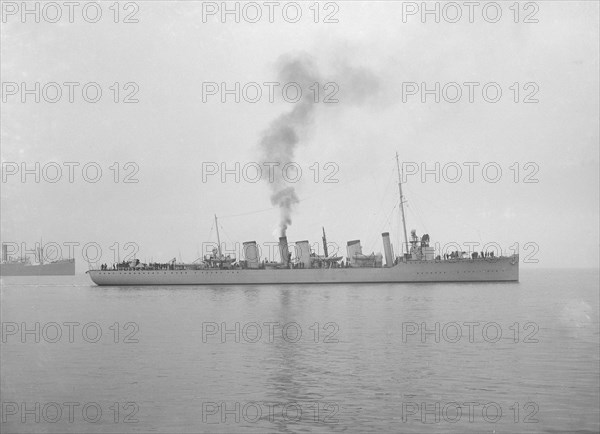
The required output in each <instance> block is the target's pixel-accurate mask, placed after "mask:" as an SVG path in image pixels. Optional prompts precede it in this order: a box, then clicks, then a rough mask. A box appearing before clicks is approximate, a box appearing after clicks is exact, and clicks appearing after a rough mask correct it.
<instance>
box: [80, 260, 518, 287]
mask: <svg viewBox="0 0 600 434" xmlns="http://www.w3.org/2000/svg"><path fill="white" fill-rule="evenodd" d="M88 273H89V275H90V278H91V279H92V281H93V282H94V283H95V284H97V285H101V286H125V285H140V286H146V285H244V284H247V285H263V284H264V285H273V284H275V285H277V284H311V283H318V284H323V283H390V282H391V283H403V282H516V281H518V280H519V256H518V255H515V256H511V257H500V258H494V259H491V258H487V259H475V260H472V259H460V260H456V261H450V260H447V261H408V262H400V263H399V264H397V265H395V266H393V267H390V268H387V267H383V268H329V269H325V268H313V269H271V270H268V269H267V270H242V269H233V270H219V269H203V270H135V271H133V270H128V271H125V270H123V271H115V270H105V271H104V270H90V271H88Z"/></svg>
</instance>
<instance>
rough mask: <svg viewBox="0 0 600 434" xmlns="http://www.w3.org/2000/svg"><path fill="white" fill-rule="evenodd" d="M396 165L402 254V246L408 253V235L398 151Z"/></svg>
mask: <svg viewBox="0 0 600 434" xmlns="http://www.w3.org/2000/svg"><path fill="white" fill-rule="evenodd" d="M396 167H397V168H398V192H399V193H400V213H401V215H402V229H403V230H404V244H403V246H402V249H401V250H402V254H403V255H404V246H406V253H408V237H407V236H406V220H405V219H404V196H403V195H402V175H401V174H400V160H399V159H398V152H396Z"/></svg>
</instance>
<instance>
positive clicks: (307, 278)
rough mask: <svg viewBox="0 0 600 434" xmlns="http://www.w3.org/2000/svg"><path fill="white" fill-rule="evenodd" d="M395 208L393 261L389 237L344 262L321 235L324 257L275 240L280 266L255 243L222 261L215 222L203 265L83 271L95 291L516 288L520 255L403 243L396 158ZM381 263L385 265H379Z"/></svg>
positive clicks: (355, 243)
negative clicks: (399, 240)
mask: <svg viewBox="0 0 600 434" xmlns="http://www.w3.org/2000/svg"><path fill="white" fill-rule="evenodd" d="M396 165H397V169H398V193H399V207H400V210H401V218H402V230H403V234H404V240H405V242H404V244H403V246H402V249H401V250H402V252H401V254H400V255H398V256H396V255H394V251H393V246H392V244H391V242H390V234H389V232H384V233H383V234H382V243H383V251H384V254H383V255H382V254H381V253H379V254H374V253H373V254H371V255H365V254H363V252H362V246H361V244H360V240H352V241H348V243H347V246H346V248H347V251H346V253H347V256H346V258H345V259H344V258H343V257H342V256H337V255H335V254H331V255H330V254H328V250H327V239H326V235H325V230H324V229H323V253H324V255H318V254H317V253H315V252H313V251H312V249H311V247H310V243H309V241H307V240H303V241H297V242H296V243H294V244H292V245H291V246H292V248H293V250H294V251H295V256H294V258H293V259H292V254H291V253H290V244H288V240H287V237H286V236H285V235H284V236H282V237H280V238H279V242H278V246H279V255H280V258H281V259H280V261H279V262H270V261H265V260H264V259H263V260H261V258H260V249H259V247H258V245H257V243H256V241H248V242H244V243H243V249H242V253H243V256H244V259H243V260H237V259H236V258H235V257H231V256H230V255H227V256H226V255H224V254H223V252H222V249H221V240H220V236H219V226H218V222H217V217H216V216H215V226H216V232H217V247H215V248H214V249H213V252H212V253H211V254H209V255H206V256H204V257H203V258H202V260H200V261H197V262H194V263H190V264H185V263H177V262H176V259H175V258H174V259H172V260H171V261H170V262H167V263H162V264H161V263H150V264H145V263H141V262H140V261H139V259H134V260H132V261H128V262H122V263H120V264H114V265H113V266H112V267H109V266H107V265H102V266H101V267H100V268H99V269H97V268H96V269H91V270H88V271H87V273H88V274H89V276H90V278H91V279H92V281H93V282H94V283H95V284H97V285H100V286H103V285H110V286H126V285H140V286H146V285H243V284H248V285H263V284H265V285H273V284H329V283H333V284H335V283H338V284H339V283H409V282H517V281H518V280H519V255H518V254H513V255H510V256H502V255H500V256H494V253H493V252H490V253H489V254H488V253H486V252H481V253H480V252H458V251H456V252H452V253H451V254H444V255H439V254H438V255H436V254H435V248H434V247H433V246H431V244H430V237H429V235H428V234H424V235H423V236H422V237H419V236H418V235H417V233H416V231H415V230H412V231H411V236H410V238H408V237H407V232H406V220H405V215H404V197H403V194H402V181H401V173H400V164H399V161H398V154H396ZM384 257H385V263H384Z"/></svg>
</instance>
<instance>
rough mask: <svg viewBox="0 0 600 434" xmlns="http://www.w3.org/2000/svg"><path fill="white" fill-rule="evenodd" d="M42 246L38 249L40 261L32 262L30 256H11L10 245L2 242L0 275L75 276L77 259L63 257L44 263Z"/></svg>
mask: <svg viewBox="0 0 600 434" xmlns="http://www.w3.org/2000/svg"><path fill="white" fill-rule="evenodd" d="M43 258H44V255H43V252H42V250H41V248H40V249H39V250H38V261H39V262H38V263H32V262H31V260H30V259H29V257H27V256H24V257H18V258H14V257H9V256H8V246H7V245H6V244H2V262H1V263H0V276H73V275H74V274H75V259H63V260H58V261H52V262H48V263H44V259H43Z"/></svg>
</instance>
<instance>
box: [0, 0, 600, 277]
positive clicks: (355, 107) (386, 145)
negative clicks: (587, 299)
mask: <svg viewBox="0 0 600 434" xmlns="http://www.w3.org/2000/svg"><path fill="white" fill-rule="evenodd" d="M311 3H312V2H311ZM420 3H421V2H418V3H417V6H419V5H420ZM484 3H485V2H484ZM512 3H513V2H509V3H502V16H501V17H500V19H499V20H498V21H497V22H496V23H492V22H488V21H487V20H486V18H488V19H489V20H490V21H493V19H490V17H491V18H493V15H494V14H493V12H494V11H491V10H488V11H487V13H488V15H487V16H486V17H484V16H483V15H482V12H481V10H480V9H477V10H475V11H474V15H473V21H474V22H473V23H470V22H469V19H468V16H467V15H468V12H469V11H468V9H467V8H466V7H464V6H463V8H462V13H463V17H462V18H461V20H460V21H459V22H457V23H448V22H446V21H447V20H452V18H453V17H454V14H455V12H456V10H451V9H450V8H446V9H445V12H446V15H442V16H441V18H440V21H441V22H440V23H436V22H435V17H434V16H430V15H427V16H425V18H426V22H424V23H423V22H422V21H423V20H422V17H421V15H420V14H419V13H418V12H417V13H416V14H415V15H407V14H404V15H403V8H404V11H405V12H407V11H410V7H412V6H411V5H409V4H408V3H407V2H404V3H403V2H336V3H331V4H330V5H329V6H327V9H325V8H326V6H325V3H320V4H319V6H320V10H319V12H320V13H319V16H318V21H319V22H318V23H315V22H314V21H315V15H314V12H315V11H314V9H310V8H309V6H310V3H301V4H300V9H301V11H302V17H301V18H300V19H299V21H298V22H296V23H292V22H288V21H293V15H294V12H295V11H294V10H293V9H291V8H288V9H287V12H288V15H287V16H286V17H283V16H282V11H281V9H282V7H281V6H280V7H278V8H277V9H275V11H274V15H273V22H272V23H271V22H269V18H268V9H267V7H266V6H264V4H263V3H258V5H259V6H260V7H261V9H262V13H263V16H262V18H261V19H260V20H258V22H256V23H250V22H248V21H250V20H252V19H253V17H254V14H255V12H256V10H250V9H248V8H247V9H245V12H246V15H243V14H242V15H241V16H240V20H239V21H240V22H239V23H236V22H235V17H233V16H226V17H225V18H226V20H223V18H222V17H221V16H220V15H219V13H217V14H215V15H211V16H207V15H206V12H207V11H208V12H210V7H212V5H210V4H208V3H204V4H203V3H202V2H137V3H136V4H137V5H138V6H139V10H137V11H136V10H134V9H133V7H131V8H130V9H128V10H123V9H121V10H120V14H119V17H118V21H119V22H118V23H115V22H114V18H115V16H114V10H110V9H109V6H110V4H112V2H110V3H109V2H106V3H101V7H102V17H101V18H100V19H99V20H98V22H96V23H89V22H86V20H85V19H84V18H83V17H82V14H81V10H79V9H78V10H75V12H74V17H73V18H74V19H73V21H74V22H73V23H70V22H69V19H68V10H67V9H66V7H65V8H64V9H63V10H62V12H63V17H62V18H61V19H60V20H59V22H57V23H49V22H45V21H48V20H52V19H53V17H54V16H55V11H52V10H46V11H45V13H44V11H41V12H40V13H41V19H40V21H41V22H40V23H36V22H35V21H34V18H35V17H33V16H29V15H26V16H25V18H26V21H27V22H26V23H22V21H23V19H22V16H21V15H20V11H17V12H16V13H15V14H14V15H11V14H6V13H5V14H4V15H3V21H6V22H3V23H2V47H1V55H2V67H1V73H2V84H3V89H2V91H3V94H2V97H3V101H2V104H1V109H2V114H1V130H2V131H1V133H2V136H1V139H2V164H3V177H4V178H3V180H2V185H1V186H2V199H1V207H2V227H1V230H2V241H4V242H19V243H20V242H26V243H28V245H29V246H31V245H33V243H34V242H36V241H39V240H40V239H42V240H43V242H44V243H46V242H57V243H59V244H63V243H65V242H77V243H80V245H84V244H85V243H88V242H96V243H98V245H99V246H101V248H102V249H103V251H104V257H103V259H102V260H103V261H104V262H111V261H112V258H111V255H112V253H111V251H110V250H109V249H110V246H113V245H114V243H115V242H118V243H120V246H121V257H122V256H123V253H124V250H123V247H122V246H123V244H124V243H126V242H134V243H136V245H137V246H138V247H139V253H138V255H137V256H138V257H139V258H141V259H142V260H150V259H153V260H161V261H168V260H170V259H171V258H173V257H178V258H179V257H181V258H182V259H183V260H184V261H192V260H194V259H196V258H197V257H198V252H199V251H200V250H201V248H202V247H201V243H202V242H204V241H215V240H216V238H215V232H214V230H213V231H212V232H211V227H212V226H213V220H212V219H213V215H214V214H217V215H218V216H220V220H219V222H220V225H221V226H222V227H223V230H222V231H221V236H222V241H226V242H228V243H230V245H231V243H232V242H234V241H239V242H243V241H248V240H256V241H257V242H259V243H264V242H268V241H274V240H276V237H277V236H278V235H279V233H278V226H279V222H280V210H279V208H278V207H277V206H273V204H272V202H271V195H272V193H273V189H272V186H271V185H269V182H268V181H266V180H259V182H250V181H251V180H244V179H241V180H240V182H239V183H237V182H235V179H234V176H233V175H228V176H227V178H226V180H225V181H226V182H224V183H223V182H221V178H220V173H219V174H217V175H212V176H208V177H207V179H206V182H203V163H204V167H206V163H216V165H217V166H220V165H221V163H226V165H227V167H228V168H230V169H233V168H234V167H235V163H236V162H239V163H240V165H241V166H242V167H243V166H244V165H245V164H247V163H252V162H257V163H260V162H263V161H265V156H264V152H263V151H264V150H263V149H262V148H261V146H260V145H259V143H260V141H261V138H262V137H264V134H265V132H266V131H268V129H269V128H270V127H271V126H272V125H273V124H272V122H273V121H274V120H276V119H278V118H279V117H280V116H282V115H283V116H284V119H287V118H286V116H289V113H291V112H292V111H293V110H294V109H298V107H300V105H301V104H306V99H302V100H301V101H300V102H296V103H294V102H290V101H285V100H284V99H283V98H282V96H281V87H282V86H279V87H277V88H275V93H274V101H273V102H270V101H269V99H268V94H267V93H268V88H267V87H265V86H262V90H263V95H262V97H261V98H260V99H259V101H258V102H256V103H252V102H249V101H246V100H245V99H244V95H241V100H240V102H239V103H236V102H235V101H234V96H233V95H229V96H227V95H226V96H227V100H226V101H225V102H222V101H221V95H220V93H217V94H216V95H208V94H205V95H204V100H205V101H203V88H204V89H205V90H206V88H207V85H206V84H205V85H204V86H203V83H210V82H214V83H218V85H219V86H220V83H223V82H225V83H227V85H228V86H229V88H230V89H233V88H234V83H236V82H239V83H240V86H241V87H243V86H244V85H245V84H247V83H252V82H254V83H259V84H262V83H265V82H280V83H281V84H282V85H283V84H285V83H284V81H282V80H284V79H286V77H287V78H289V77H295V74H296V72H297V71H296V70H292V71H291V73H290V74H288V75H286V73H287V72H290V71H289V70H286V67H287V66H289V65H292V68H294V67H300V68H306V69H307V70H308V71H309V72H310V76H311V77H316V80H317V81H318V82H319V86H320V92H319V94H318V102H317V103H312V102H311V103H310V104H308V106H307V107H308V108H307V110H309V111H310V112H309V113H308V114H306V116H305V117H302V118H299V119H300V121H301V122H300V124H299V125H294V126H295V127H296V128H297V130H296V131H295V132H296V133H297V138H298V143H297V144H296V145H295V147H294V148H293V150H292V151H291V152H292V153H293V161H294V162H296V163H297V164H298V165H300V167H301V168H302V176H301V177H300V179H299V181H298V182H296V183H294V184H293V186H294V188H295V194H296V195H297V197H298V199H300V202H299V203H297V204H295V205H293V207H292V214H291V218H292V223H291V226H289V228H288V231H287V235H288V239H289V241H290V242H293V241H297V240H304V239H308V240H310V241H311V242H318V241H320V236H321V226H324V227H325V229H326V231H327V237H328V239H329V240H330V241H334V242H337V243H338V244H339V245H341V246H342V254H344V255H345V245H346V242H347V241H348V240H353V239H360V240H361V242H362V246H363V252H365V253H371V252H372V251H375V252H378V251H382V247H381V232H384V231H390V232H391V235H392V241H393V243H394V244H395V248H396V251H398V248H397V246H398V240H399V239H401V238H400V237H401V232H400V230H399V228H400V225H399V219H398V208H397V202H398V191H397V184H396V182H397V178H396V176H397V175H396V172H395V170H396V166H395V159H394V156H395V153H396V152H398V153H399V156H400V160H401V162H404V163H414V164H409V165H408V166H405V168H407V169H409V168H412V169H414V168H419V170H420V168H421V163H425V164H427V167H429V168H430V169H433V168H434V167H435V163H436V162H438V163H439V164H440V175H441V179H440V182H438V183H436V182H435V179H434V178H435V176H434V175H433V174H431V175H428V176H427V177H426V178H425V182H423V179H422V177H421V173H417V174H414V175H410V176H407V183H406V184H404V188H405V192H404V193H405V196H406V201H407V204H406V218H407V227H408V230H409V231H410V229H412V228H414V229H416V230H417V233H418V234H419V235H421V234H423V233H425V232H427V233H429V234H430V236H431V238H432V241H434V242H440V243H441V244H442V245H443V244H444V243H449V242H459V243H464V242H478V243H481V244H480V246H481V245H483V244H484V243H487V242H496V243H499V244H500V245H501V246H502V247H503V248H504V249H508V248H510V247H511V246H513V245H514V244H515V243H519V245H520V246H521V254H522V259H524V258H525V256H527V255H528V254H530V256H529V259H537V260H539V263H538V264H537V265H536V264H524V265H523V266H524V267H530V266H539V267H597V266H598V261H599V254H598V252H599V227H598V222H599V208H598V204H599V194H598V193H599V191H598V190H599V179H598V168H599V158H598V153H599V115H600V113H599V101H598V98H599V86H598V77H599V68H598V56H599V54H598V53H599V46H598V41H599V39H600V38H599V35H598V29H599V20H598V3H597V2H592V1H587V2H572V1H569V2H549V1H538V2H536V3H535V5H537V9H538V10H535V9H534V8H533V7H531V8H530V9H527V10H525V9H523V4H522V5H521V6H522V9H521V10H520V14H519V16H518V21H519V22H518V23H515V22H514V21H515V15H514V12H515V11H514V10H510V9H509V6H510V5H511V4H512ZM15 4H16V5H17V7H20V4H21V2H17V3H15ZM284 4H285V3H281V5H284ZM459 4H462V3H459ZM30 5H31V8H33V7H34V6H33V3H31V4H30ZM215 5H216V6H217V7H220V5H221V3H220V2H218V3H215ZM229 5H230V7H231V8H234V7H235V3H233V2H232V3H229ZM430 5H431V7H432V8H433V7H434V5H435V3H434V2H431V3H430ZM242 6H243V4H240V8H241V7H242ZM443 6H444V3H441V4H440V8H442V7H443ZM203 7H204V8H205V9H204V11H205V14H204V16H203ZM4 8H6V2H5V3H4ZM121 8H123V4H122V5H121ZM5 12H6V11H5ZM8 12H12V9H11V10H10V11H8ZM242 12H244V11H242ZM87 13H88V15H87V16H86V17H87V18H88V19H90V17H92V18H93V15H94V11H93V10H91V9H89V10H87ZM129 13H131V14H132V15H131V16H130V19H137V20H138V21H139V22H137V23H124V22H122V21H123V20H124V19H125V17H126V16H127V15H128V14H129ZM326 16H329V20H337V21H338V22H329V23H325V22H323V21H324V20H325V18H326ZM526 17H529V20H537V21H538V22H537V23H535V22H532V23H525V22H523V21H524V20H525V19H526ZM286 18H287V21H286ZM223 21H225V22H223ZM403 21H406V22H403ZM299 65H300V66H299ZM36 82H39V83H40V102H39V103H36V102H35V101H34V97H35V95H33V94H30V95H27V94H26V95H25V97H26V101H25V102H22V101H21V98H22V95H21V91H22V89H21V86H22V85H21V83H26V85H27V86H28V88H30V89H34V86H35V83H36ZM50 82H57V83H60V84H61V88H62V91H63V94H62V97H61V98H60V100H58V101H57V102H56V103H50V102H47V101H46V100H45V99H44V96H46V99H53V98H54V97H55V92H54V89H53V88H52V86H46V88H45V89H46V91H47V93H46V94H45V95H44V94H43V90H42V89H43V88H44V86H45V85H46V84H47V83H50ZM65 82H77V83H80V85H79V86H76V87H74V101H73V102H72V103H71V102H69V96H68V87H67V86H66V85H63V83H65ZM89 82H95V83H98V86H99V87H100V88H101V90H102V98H101V99H100V101H98V102H97V103H91V102H87V101H85V100H84V98H83V97H82V92H81V90H82V88H83V86H84V85H85V84H86V83H89ZM115 82H116V83H118V86H117V87H119V88H120V92H119V95H118V100H119V102H116V103H115V102H114V98H115V97H116V95H115V91H114V89H115V88H114V87H113V88H112V89H111V86H113V84H114V83H115ZM130 82H131V83H135V84H133V85H129V86H128V87H125V84H126V83H130ZM436 82H439V83H440V88H443V86H444V85H445V84H447V83H452V82H455V83H458V84H459V85H460V88H461V90H462V92H463V94H462V97H461V98H460V99H459V100H458V102H455V103H451V102H448V101H446V100H445V99H444V94H442V91H441V90H440V95H441V100H440V102H439V103H436V102H435V100H434V97H435V95H425V96H426V97H427V99H426V101H425V102H422V101H421V93H420V92H419V89H417V91H416V92H417V93H416V94H415V95H412V94H411V93H412V92H410V91H414V89H415V88H414V87H411V86H413V85H411V84H410V83H417V84H418V86H419V87H420V86H421V83H426V85H427V86H428V88H430V89H434V88H435V87H434V86H435V83H436ZM465 82H477V83H480V85H479V86H476V87H475V88H474V94H473V98H474V101H473V102H469V95H468V90H469V87H468V86H465V85H464V83H465ZM12 83H16V84H17V85H18V88H16V90H15V87H14V85H13V84H12ZM326 83H335V85H330V87H329V88H326V89H324V88H323V86H325V84H326ZM486 83H495V84H494V85H493V87H492V88H491V90H490V87H489V86H488V88H487V89H488V90H489V92H488V94H487V95H488V97H489V98H488V99H489V100H491V99H493V98H494V97H495V93H494V90H495V89H496V88H497V87H499V88H500V89H501V90H502V96H501V98H500V100H499V101H498V102H496V103H492V102H489V101H486V100H485V99H484V98H483V96H482V88H483V86H484V85H485V84H486ZM514 83H518V86H517V87H518V88H519V92H518V95H517V94H516V91H515V90H516V88H515V87H514ZM527 83H529V84H528V85H526V84H527ZM336 89H337V92H336V94H335V95H334V96H333V98H336V99H338V100H339V102H337V103H325V102H324V101H323V100H324V98H325V97H326V96H327V95H329V94H330V93H331V92H332V91H333V90H336ZM88 90H89V88H88ZM247 90H252V89H250V88H248V87H247ZM446 90H447V93H446V94H445V96H446V99H452V98H455V95H456V94H455V90H456V87H455V86H454V87H453V86H449V87H447V88H446ZM93 91H94V89H93V88H92V90H90V91H89V94H88V96H89V95H91V97H93V96H94V92H93ZM134 91H137V92H136V93H135V95H131V93H133V92H134ZM304 91H305V93H304V94H303V95H306V92H311V90H309V89H304ZM290 94H292V95H293V92H290ZM254 95H255V93H254V91H253V92H251V93H250V94H247V95H246V96H247V97H248V98H253V97H254ZM128 96H129V98H130V99H137V100H139V102H137V103H123V99H125V98H126V97H128ZM313 97H315V94H314V93H311V94H310V98H313ZM248 98H247V99H248ZM515 98H518V102H515ZM527 98H528V99H529V100H533V101H535V100H537V101H538V102H532V103H524V100H525V99H527ZM403 99H404V100H403ZM286 114H287V115H286ZM302 114H303V115H305V113H302ZM36 162H38V163H40V165H41V167H43V166H44V165H47V164H48V163H49V162H57V163H58V164H59V165H62V166H63V173H62V178H61V179H60V180H58V181H57V182H55V183H51V182H48V180H47V178H51V177H53V176H54V173H55V172H54V171H53V169H52V167H51V165H50V166H47V173H45V174H44V173H41V180H40V182H39V183H36V182H35V179H34V178H35V176H34V175H27V177H26V179H25V182H22V179H21V173H20V172H19V173H16V174H14V175H13V174H12V172H13V171H14V168H15V167H18V170H19V171H20V169H21V163H26V164H27V165H28V167H29V168H34V167H35V163H36ZM65 162H73V163H79V166H77V167H76V168H75V171H74V182H72V183H70V182H69V180H68V169H67V168H66V166H64V163H65ZM90 162H92V163H96V164H97V166H99V167H101V169H102V171H103V172H102V176H101V177H100V180H99V181H98V182H96V183H92V182H88V181H86V180H85V179H84V178H83V175H82V172H81V168H82V166H83V165H85V164H86V163H90ZM115 162H117V163H118V165H119V167H120V170H119V173H118V175H117V176H118V181H119V182H117V183H115V182H114V177H115V176H116V174H115V170H114V167H115V166H113V164H114V163H115ZM128 162H131V163H134V164H133V165H129V166H127V167H125V164H126V163H128ZM469 162H472V163H477V164H479V165H478V166H473V167H474V172H473V182H469V170H468V167H467V166H466V165H465V163H469ZM315 163H317V166H314V164H315ZM327 163H332V164H333V165H330V166H325V165H326V164H327ZM448 163H456V165H458V166H461V167H462V168H463V173H462V178H461V179H460V180H459V181H458V182H454V183H453V182H449V181H450V180H449V179H448V178H449V177H453V176H454V174H455V172H454V171H453V170H454V169H452V168H453V167H454V168H455V167H456V165H454V164H450V165H448ZM488 163H492V164H491V165H490V166H488V167H491V168H489V171H488V172H487V173H486V175H489V176H488V179H489V178H490V177H491V178H494V177H496V174H495V169H494V167H500V168H501V170H502V174H501V176H500V177H499V180H498V182H495V183H492V182H490V181H486V179H485V177H484V174H483V173H482V167H483V166H484V165H486V164H488ZM515 163H517V164H516V165H515ZM527 163H529V164H528V165H527ZM15 165H16V166H15ZM444 165H446V167H447V169H448V170H447V173H446V175H447V176H445V177H444V176H443V175H444V173H442V171H441V168H442V167H444ZM111 166H112V167H113V169H111V168H110V167H111ZM311 166H312V167H313V169H311ZM492 166H493V167H492ZM212 167H214V166H212ZM315 167H319V173H318V179H317V180H316V181H317V182H315V176H316V173H315V170H314V168H315ZM517 167H518V172H517ZM138 169H139V170H138ZM136 170H137V173H135V174H133V175H131V174H132V173H133V172H134V171H136ZM334 171H335V173H333V172H334ZM248 173H251V174H253V173H254V172H252V171H250V172H248ZM88 174H90V176H93V175H94V173H93V170H92V169H90V172H89V173H88ZM127 174H130V175H131V178H130V180H138V182H137V183H126V182H124V180H125V177H126V175H127ZM327 174H331V178H330V179H329V180H330V181H332V180H337V181H338V182H337V183H332V182H325V180H326V179H325V176H326V175H327ZM44 175H45V176H44ZM205 175H206V173H205ZM515 178H516V179H515ZM534 180H537V181H538V182H525V181H534ZM515 181H517V182H515ZM526 243H533V244H529V245H528V246H529V249H528V250H526V251H524V250H523V246H524V245H525V244H526ZM533 246H538V247H539V251H536V250H535V249H534V247H533ZM476 249H477V250H481V248H476ZM66 252H67V250H66V248H64V250H63V254H66ZM75 253H76V255H75V256H76V259H77V260H78V270H80V271H81V270H85V269H87V264H85V263H84V261H83V259H82V258H81V248H80V247H75Z"/></svg>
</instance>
